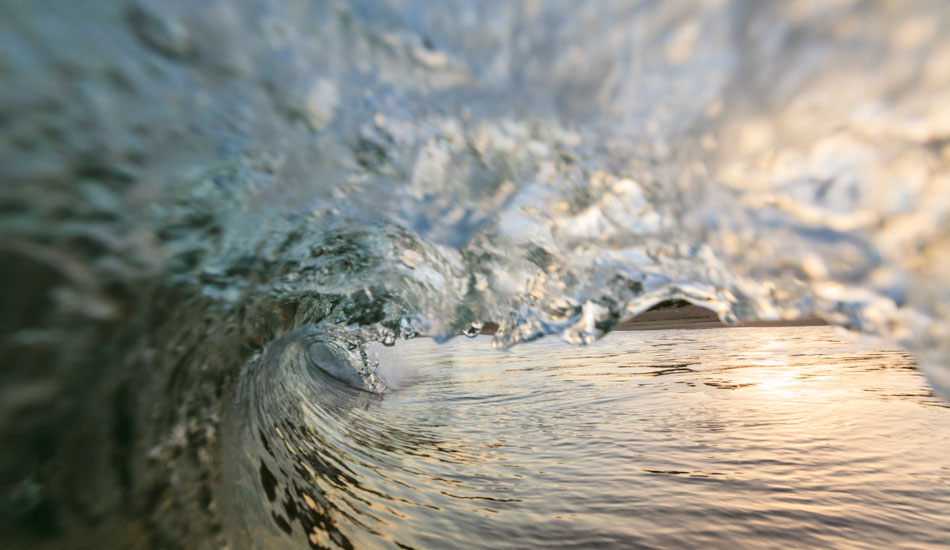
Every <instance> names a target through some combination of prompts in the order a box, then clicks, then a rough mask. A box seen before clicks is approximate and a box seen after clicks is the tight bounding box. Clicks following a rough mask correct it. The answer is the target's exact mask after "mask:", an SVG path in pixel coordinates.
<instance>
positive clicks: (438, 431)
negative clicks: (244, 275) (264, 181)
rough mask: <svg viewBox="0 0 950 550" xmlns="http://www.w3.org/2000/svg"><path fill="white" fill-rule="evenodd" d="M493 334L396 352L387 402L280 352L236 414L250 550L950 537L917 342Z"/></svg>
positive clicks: (691, 334)
mask: <svg viewBox="0 0 950 550" xmlns="http://www.w3.org/2000/svg"><path fill="white" fill-rule="evenodd" d="M483 339H484V337H482V338H477V339H475V340H472V341H469V340H454V341H453V342H451V343H448V344H443V345H441V346H440V345H437V344H436V343H434V342H433V341H432V340H430V339H418V340H413V341H411V342H408V343H405V344H400V345H398V346H396V347H395V348H391V349H387V350H385V351H384V352H383V354H382V356H381V361H382V362H383V367H382V368H383V369H384V370H385V371H386V374H387V376H388V379H389V380H390V381H392V382H393V386H396V385H398V387H397V388H396V389H393V390H391V391H390V392H389V393H387V394H386V395H385V396H382V397H379V396H376V395H373V394H368V393H365V392H362V391H359V390H355V389H352V388H350V387H349V386H347V385H345V384H341V383H339V382H338V381H337V380H333V379H330V378H327V377H325V376H323V375H322V374H321V373H320V371H319V370H318V371H316V372H313V371H312V369H308V367H307V366H306V365H300V364H299V363H298V362H297V359H296V358H297V357H299V356H298V355H297V354H296V352H294V351H293V346H292V345H291V344H288V345H287V346H285V347H282V349H281V353H280V358H278V357H276V356H275V357H265V360H264V361H263V362H262V364H261V365H260V366H259V367H258V368H257V369H252V370H250V371H249V372H248V375H247V376H248V379H247V380H246V381H245V382H246V383H245V384H243V385H241V388H242V389H241V390H240V391H239V397H238V398H237V400H236V401H235V402H234V403H233V406H232V414H231V415H229V416H228V417H227V418H225V421H224V425H225V426H226V430H225V431H226V433H228V434H229V435H228V436H227V437H226V439H225V442H224V446H223V448H224V456H225V457H226V458H225V475H226V479H227V480H232V479H240V480H243V482H242V483H240V484H233V485H232V484H231V482H230V481H227V482H226V483H227V485H228V487H227V488H226V489H225V495H226V498H227V499H228V501H229V502H230V503H231V508H230V516H229V517H228V521H227V522H226V525H227V528H228V529H229V530H231V532H232V533H233V537H234V538H233V540H234V541H235V543H234V544H235V547H236V548H284V547H287V546H288V545H289V544H290V543H291V541H295V542H296V544H297V545H298V546H299V547H306V546H307V545H308V544H310V545H311V546H312V547H329V548H351V547H354V548H407V547H408V548H454V547H466V548H592V547H612V548H727V547H728V548H775V547H777V546H779V547H782V548H933V549H937V548H945V547H946V546H947V545H948V544H950V533H948V531H947V523H948V521H950V455H948V453H947V452H946V450H947V449H948V448H950V433H947V431H946V430H942V429H940V430H937V431H935V430H934V427H935V426H945V425H946V423H947V422H948V420H950V405H948V404H947V403H946V402H945V401H943V400H941V399H939V398H938V397H935V396H934V395H933V394H932V393H931V392H930V391H928V389H927V388H926V385H925V383H924V381H923V380H922V379H921V377H920V376H919V375H918V373H917V371H916V368H915V367H914V363H913V361H912V360H911V358H910V357H908V356H907V355H906V354H905V353H903V352H900V351H898V350H896V349H882V348H880V347H877V346H867V345H862V344H855V343H850V342H847V341H843V340H841V339H839V338H838V337H836V336H835V333H834V331H832V329H830V328H828V327H815V328H766V329H761V328H758V329H753V328H738V329H730V330H691V331H659V332H637V333H631V332H624V333H615V334H611V335H610V336H609V337H607V338H605V339H604V340H602V341H600V342H598V343H597V344H595V345H592V346H589V347H585V348H576V347H574V348H572V347H569V346H567V345H565V344H564V343H559V342H557V341H552V340H544V341H541V342H536V343H531V344H525V345H523V346H518V347H517V348H515V349H514V350H512V351H511V352H509V353H505V354H499V353H493V352H491V351H489V350H488V349H487V346H486V345H485V343H486V342H484V341H483ZM290 358H294V359H290ZM301 372H305V373H308V374H305V375H301V374H300V373H301ZM288 380H289V382H288Z"/></svg>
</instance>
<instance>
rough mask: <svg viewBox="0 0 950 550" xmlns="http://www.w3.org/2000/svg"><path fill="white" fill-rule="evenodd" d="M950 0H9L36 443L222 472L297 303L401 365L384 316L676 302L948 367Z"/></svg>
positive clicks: (370, 375) (369, 365)
mask: <svg viewBox="0 0 950 550" xmlns="http://www.w3.org/2000/svg"><path fill="white" fill-rule="evenodd" d="M948 25H950V9H947V7H946V5H945V3H944V2H940V1H937V0H935V1H931V2H928V1H918V2H900V3H893V2H874V1H857V0H854V1H850V0H846V1H837V2H829V3H822V2H808V1H789V2H769V3H765V2H743V1H734V2H730V1H711V2H710V1H699V0H697V1H695V2H677V3H671V2H664V3H657V2H624V1H616V2H613V1H595V2H587V3H543V2H530V1H525V2H507V1H488V2H479V3H471V2H463V1H446V2H438V3H429V2H419V1H415V0H408V1H395V0H393V1H377V2H370V1H362V0H359V1H355V2H350V3H347V4H343V3H334V2H276V1H270V0H261V1H259V2H253V3H238V2H235V3H229V2H224V1H208V2H199V3H195V2H184V1H173V2H166V1H157V0H156V1H151V0H137V1H134V2H104V1H102V2H100V1H96V2H65V1H48V2H30V3H5V4H3V5H0V76H2V79H3V82H4V85H3V86H2V87H0V125H2V127H3V130H2V133H0V175H2V177H3V180H4V182H5V183H4V186H3V189H2V192H0V208H2V218H0V234H2V235H3V239H2V241H3V243H2V256H3V257H4V259H5V260H6V261H7V265H13V266H16V268H15V269H13V270H9V269H8V270H7V271H8V272H7V273H5V274H4V276H3V277H4V278H5V281H4V282H5V283H6V284H4V285H3V287H4V288H5V290H4V292H5V293H8V294H9V297H5V298H4V300H5V302H4V303H5V310H6V313H5V317H4V322H3V325H2V326H3V327H4V329H5V330H4V334H10V335H11V336H9V337H7V338H6V341H5V342H4V344H3V345H4V348H3V355H4V357H5V358H6V359H8V360H7V361H5V364H6V363H9V362H10V359H11V358H16V359H17V361H16V364H17V366H16V367H11V368H9V369H7V368H6V367H5V371H6V372H5V373H4V377H5V378H4V380H5V385H6V386H7V387H9V388H12V389H11V390H9V392H8V393H9V396H13V395H14V394H16V395H17V398H16V399H13V397H10V398H9V399H8V398H7V397H8V394H7V393H4V399H3V403H4V404H3V405H2V407H3V409H2V410H0V418H3V421H2V422H3V424H2V426H0V427H2V433H4V434H12V435H9V436H8V435H4V441H5V442H8V443H10V442H20V443H22V441H23V438H24V437H27V438H31V439H30V443H29V444H28V445H26V447H27V448H28V449H30V450H29V451H27V452H28V453H32V454H31V456H33V455H35V456H37V457H46V456H49V455H50V454H51V453H52V454H55V453H53V452H52V451H50V445H49V443H48V441H49V440H58V439H59V438H60V436H63V434H65V433H66V432H67V429H66V427H65V420H67V419H69V418H72V417H80V418H85V419H88V422H89V424H90V425H92V426H96V427H94V428H90V430H88V433H86V432H84V431H82V430H80V432H81V433H80V434H79V435H77V436H75V437H77V438H79V439H80V440H82V438H90V439H91V440H94V441H98V439H97V438H111V441H112V443H111V445H113V446H114V447H115V449H114V450H113V451H110V452H111V453H112V454H111V455H110V456H112V458H110V459H106V458H101V460H106V461H108V460H113V461H115V462H116V463H122V462H123V461H125V460H126V459H129V457H132V456H138V455H139V454H143V453H145V454H148V456H150V457H151V458H150V459H148V460H149V461H150V462H147V463H144V462H143V463H142V464H141V465H139V466H135V467H132V468H131V469H130V470H128V471H126V470H125V469H122V468H119V469H118V473H116V474H114V475H112V477H110V476H107V475H105V474H103V475H102V476H100V477H101V479H100V478H95V479H92V480H91V481H89V482H88V484H89V485H90V486H91V487H96V488H97V489H94V490H91V491H90V493H96V494H99V493H97V491H100V490H99V489H98V487H100V486H106V485H108V486H112V485H116V486H119V487H123V488H124V489H122V490H118V491H115V494H114V495H113V496H111V497H108V498H104V499H100V498H99V497H95V499H96V500H97V501H99V502H98V503H97V504H96V506H99V507H100V508H101V509H108V508H109V507H114V506H117V505H121V502H122V499H123V498H127V497H122V496H115V495H123V494H126V493H127V492H128V491H129V490H130V489H129V487H131V486H134V485H135V484H136V483H140V484H142V485H143V486H146V487H151V486H152V485H154V486H156V487H157V486H160V485H161V483H160V482H159V481H157V480H159V479H163V480H164V479H165V478H166V477H167V476H166V474H165V473H162V472H161V471H160V470H161V469H162V468H166V467H167V464H169V463H171V462H175V461H186V460H187V461H191V462H190V463H193V464H197V466H194V469H195V471H199V472H206V475H205V477H206V478H207V477H212V478H213V477H214V476H216V475H217V474H214V473H213V472H214V471H215V470H214V468H213V466H210V465H209V464H211V463H213V459H210V458H207V457H203V456H202V455H200V453H199V455H197V456H188V457H183V456H184V455H182V453H183V452H184V451H183V449H185V448H186V447H187V446H188V445H200V444H207V445H212V444H213V443H214V441H215V437H216V435H215V432H214V430H213V429H211V428H208V429H206V428H205V427H209V426H210V427H213V426H215V425H216V424H215V423H216V421H217V415H218V411H219V410H220V403H221V400H222V399H223V397H222V395H223V394H226V393H227V391H226V390H225V389H223V388H227V387H229V385H230V384H232V383H233V381H234V379H235V377H236V376H237V373H238V371H240V370H241V369H240V367H239V366H240V365H242V364H245V362H246V361H247V360H248V359H249V358H250V360H251V361H252V363H253V361H254V360H256V359H259V358H260V356H261V354H262V353H266V352H267V351H266V350H268V349H269V345H270V344H271V343H272V342H274V341H276V340H277V339H278V338H279V337H280V336H281V335H284V334H287V333H291V332H293V333H294V334H297V335H306V338H305V339H306V341H308V342H310V344H309V345H308V347H306V348H301V349H302V350H303V351H301V353H304V354H308V356H309V357H310V360H312V361H314V362H317V363H320V364H321V365H323V366H324V367H326V366H327V365H330V364H333V365H337V366H338V367H339V368H335V367H334V369H333V370H334V372H335V374H334V375H335V376H337V377H338V378H343V379H346V380H349V381H350V382H352V383H354V384H356V385H360V386H362V387H364V388H366V389H369V390H372V391H382V390H383V388H384V387H385V384H384V383H383V381H381V380H380V379H379V377H377V376H376V375H375V374H374V369H375V363H374V361H373V360H372V359H371V358H370V356H369V355H367V353H366V351H365V344H366V342H370V341H379V342H383V343H386V344H392V343H393V342H395V341H396V340H397V339H398V338H400V337H405V338H408V337H412V336H414V335H416V334H429V335H432V336H434V337H435V338H437V339H438V340H439V341H442V340H445V339H448V338H451V337H453V336H455V335H458V334H461V333H470V334H475V333H477V332H478V330H479V328H480V327H481V325H480V323H481V322H484V321H496V322H498V323H499V324H500V327H499V329H498V331H497V333H496V335H495V337H494V344H495V345H496V346H499V347H508V346H511V345H514V344H517V343H520V342H525V341H529V340H533V339H536V338H538V337H540V336H543V335H550V334H558V335H560V336H561V337H562V338H564V339H565V340H566V341H568V342H570V343H590V342H593V341H594V340H596V339H598V338H600V337H601V336H603V335H604V334H605V333H607V332H609V331H610V330H611V328H612V327H614V326H615V325H616V324H617V323H618V322H620V321H622V320H625V319H628V318H630V317H633V316H635V315H636V314H638V313H640V312H642V311H645V310H646V309H648V308H649V307H651V306H652V305H654V304H656V303H658V302H660V301H663V300H666V299H671V298H682V299H685V300H688V301H690V302H692V303H694V304H698V305H702V306H704V307H707V308H709V309H712V310H713V311H715V312H716V313H717V314H718V315H719V316H720V318H721V319H723V320H724V321H727V322H733V321H736V320H751V319H793V318H798V317H805V316H812V315H817V316H820V317H822V318H824V319H825V320H827V321H828V322H829V323H831V324H835V325H839V326H842V327H845V328H847V329H850V330H852V331H855V332H858V333H864V334H869V335H874V336H877V337H881V338H882V339H884V340H885V341H887V342H890V343H896V344H899V345H900V346H902V347H904V348H905V349H908V350H910V351H911V352H912V353H913V355H914V357H915V358H916V360H917V363H918V365H919V368H920V370H921V371H922V372H923V373H924V374H925V375H926V377H927V379H928V380H929V382H930V384H931V386H932V387H933V388H934V390H935V391H936V392H937V393H939V394H940V395H942V396H944V397H947V396H948V395H950V365H948V363H947V358H948V357H950V347H948V346H950V38H948V36H947V35H946V33H941V32H940V29H941V28H947V26H948ZM30 296H33V297H37V298H35V299H33V298H28V297H30ZM348 365H349V366H348ZM348 368H355V372H356V373H357V375H358V376H355V377H354V376H353V373H351V372H350V371H349V370H348ZM27 389H28V390H29V391H26V390H27ZM132 396H134V397H132ZM169 396H174V397H172V398H169ZM166 399H173V400H174V402H175V405H162V404H161V403H164V402H165V401H163V400H166ZM106 401H108V402H109V403H111V405H109V407H111V408H110V409H109V410H111V411H112V412H109V413H103V414H106V415H107V416H109V417H110V418H114V420H113V421H111V422H112V423H111V424H110V423H109V422H105V423H103V422H98V421H96V418H99V417H98V416H97V415H98V414H99V413H97V412H95V411H97V410H99V409H98V407H100V405H101V404H102V403H105V402H106ZM51 402H58V403H60V406H58V407H49V406H48V404H49V403H51ZM140 418H150V419H155V418H158V419H160V420H159V421H155V422H154V425H152V424H151V422H152V421H151V420H150V421H149V422H150V424H149V425H148V426H143V425H142V423H141V422H140V421H139V420H137V419H140ZM24 419H26V420H24ZM100 425H101V426H105V425H109V426H112V427H111V428H105V427H99V426H100ZM107 432H108V433H107ZM37 433H41V434H53V435H52V436H47V435H43V436H42V437H40V436H35V437H34V436H31V435H29V434H37ZM24 434H27V435H24ZM144 442H150V443H148V444H146V443H144ZM196 442H198V443H196ZM185 455H187V453H185ZM0 458H2V463H0V471H2V473H3V478H4V480H5V481H4V482H5V483H7V482H8V481H9V480H13V479H23V478H24V476H26V477H29V476H28V475H27V473H26V472H25V471H24V470H23V469H22V468H21V467H20V466H19V465H18V464H19V462H21V458H16V459H14V458H9V457H7V456H6V453H4V456H2V457H0ZM62 460H63V461H65V460H67V459H65V458H63V459H62ZM129 460H131V459H129ZM156 464H163V465H165V466H162V467H161V468H160V467H159V466H156ZM168 468H170V467H168ZM143 472H144V473H143ZM207 472H212V473H207ZM63 475H65V474H63ZM110 475H111V474H110ZM140 479H145V480H146V481H144V482H141V481H135V480H140ZM74 481H75V480H69V479H67V480H66V481H63V482H62V483H59V484H57V483H52V484H50V487H55V486H57V485H63V486H67V485H69V484H70V483H73V482H74ZM50 487H47V488H46V489H44V490H46V491H51V492H55V489H54V488H50ZM156 491H158V489H156ZM27 492H29V491H27ZM109 494H112V493H109ZM157 494H162V491H158V493H157ZM156 498H158V497H156ZM181 499H182V501H188V500H189V497H187V496H182V497H181ZM27 500H29V499H27ZM192 500H194V501H195V502H201V501H202V497H201V496H200V495H199V496H198V497H197V498H196V499H192ZM189 502H190V501H189ZM191 506H193V505H192V504H188V503H185V504H182V505H181V511H180V512H176V513H180V514H181V516H182V517H181V518H178V519H177V520H175V521H184V522H188V521H191V519H188V518H187V517H186V516H189V514H190V513H191V512H189V510H191V509H192V508H190V507H191ZM78 508H82V506H78ZM100 508H95V510H99V509H100ZM89 513H91V514H94V515H95V514H99V513H100V512H96V511H94V512H89ZM208 513H210V514H211V515H214V512H213V511H212V512H208ZM201 514H206V511H202V512H201V513H200V514H198V515H201ZM202 517H204V516H202ZM169 521H171V520H169ZM195 521H197V520H195Z"/></svg>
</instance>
